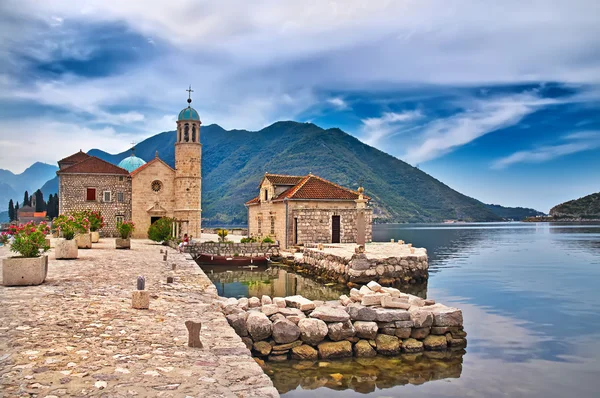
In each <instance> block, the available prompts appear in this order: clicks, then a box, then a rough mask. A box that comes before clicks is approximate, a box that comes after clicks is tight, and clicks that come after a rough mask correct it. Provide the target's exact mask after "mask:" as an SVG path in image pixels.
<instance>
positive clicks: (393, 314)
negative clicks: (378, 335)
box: [350, 308, 410, 322]
mask: <svg viewBox="0 0 600 398" xmlns="http://www.w3.org/2000/svg"><path fill="white" fill-rule="evenodd" d="M373 310H374V311H375V319H374V320H375V321H378V322H394V321H408V320H410V314H409V313H408V311H406V310H401V309H392V308H373ZM350 316H352V314H350Z"/></svg>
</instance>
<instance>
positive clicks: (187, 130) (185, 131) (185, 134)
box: [183, 123, 190, 142]
mask: <svg viewBox="0 0 600 398" xmlns="http://www.w3.org/2000/svg"><path fill="white" fill-rule="evenodd" d="M183 140H184V141H185V142H189V141H190V125H189V124H187V123H186V124H185V127H184V128H183Z"/></svg>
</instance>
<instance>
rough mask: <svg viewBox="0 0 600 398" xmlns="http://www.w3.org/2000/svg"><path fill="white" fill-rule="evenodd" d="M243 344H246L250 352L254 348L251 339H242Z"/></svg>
mask: <svg viewBox="0 0 600 398" xmlns="http://www.w3.org/2000/svg"><path fill="white" fill-rule="evenodd" d="M242 342H243V343H244V344H246V348H247V349H249V350H251V349H252V346H253V345H254V342H253V341H252V339H251V338H250V337H242Z"/></svg>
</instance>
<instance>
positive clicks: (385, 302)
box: [381, 296, 410, 310]
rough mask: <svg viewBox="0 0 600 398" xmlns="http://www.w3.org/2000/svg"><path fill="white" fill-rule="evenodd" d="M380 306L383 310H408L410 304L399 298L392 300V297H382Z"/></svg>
mask: <svg viewBox="0 0 600 398" xmlns="http://www.w3.org/2000/svg"><path fill="white" fill-rule="evenodd" d="M381 306H382V307H384V308H401V309H403V310H407V309H409V308H410V304H408V303H407V302H405V301H404V300H403V299H401V298H393V297H392V296H382V297H381Z"/></svg>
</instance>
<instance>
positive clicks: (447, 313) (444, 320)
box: [427, 304, 463, 326]
mask: <svg viewBox="0 0 600 398" xmlns="http://www.w3.org/2000/svg"><path fill="white" fill-rule="evenodd" d="M427 309H428V310H429V311H431V313H432V314H433V326H462V324H463V316H462V311H461V310H459V309H458V308H454V307H447V306H445V305H442V304H434V305H429V306H427Z"/></svg>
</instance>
